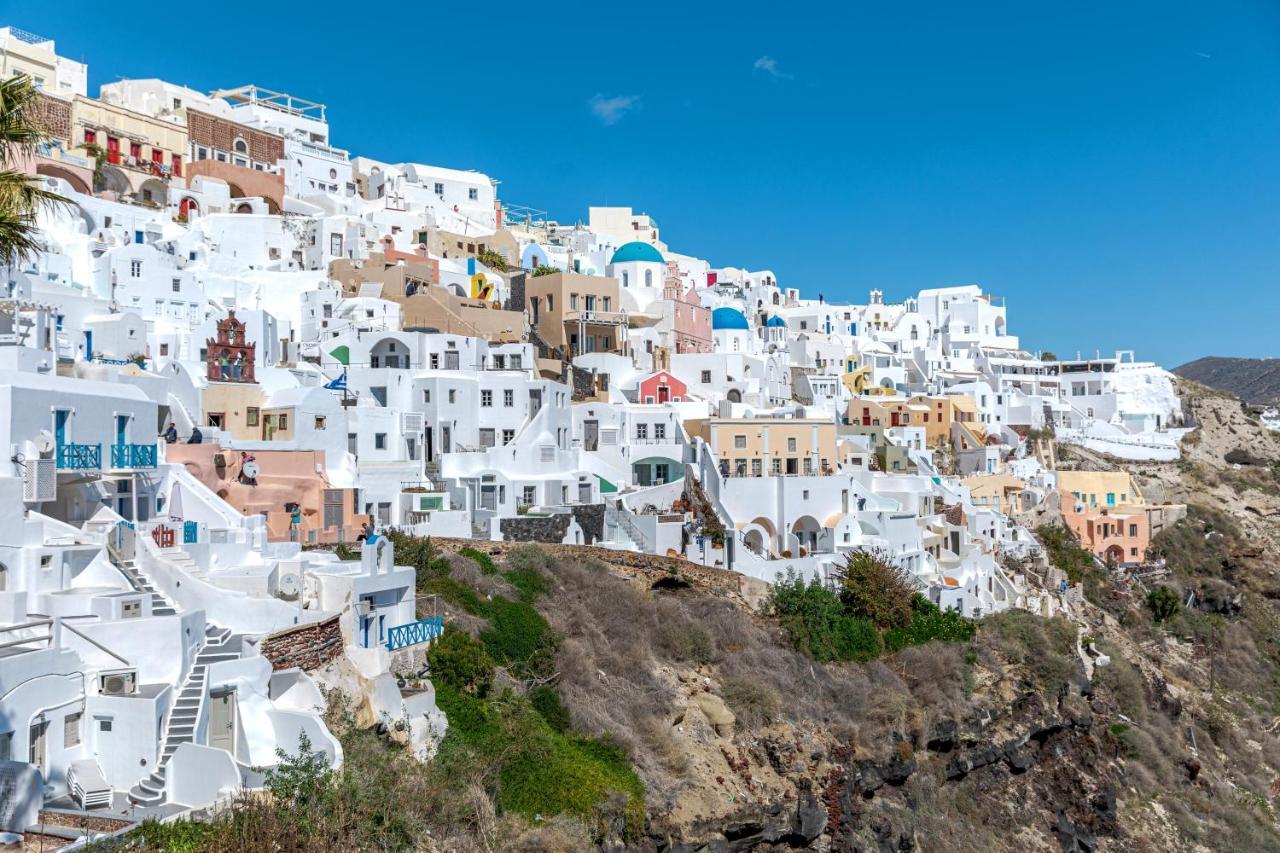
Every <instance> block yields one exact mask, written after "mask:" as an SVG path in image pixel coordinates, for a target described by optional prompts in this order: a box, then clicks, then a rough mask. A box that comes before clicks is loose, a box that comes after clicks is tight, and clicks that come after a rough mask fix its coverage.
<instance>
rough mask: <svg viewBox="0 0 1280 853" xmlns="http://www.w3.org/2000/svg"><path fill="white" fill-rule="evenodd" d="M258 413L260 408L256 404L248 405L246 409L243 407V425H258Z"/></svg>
mask: <svg viewBox="0 0 1280 853" xmlns="http://www.w3.org/2000/svg"><path fill="white" fill-rule="evenodd" d="M260 414H261V410H260V409H258V408H257V407H256V406H250V407H248V408H247V409H245V410H244V425H245V426H257V425H258V418H259V416H260Z"/></svg>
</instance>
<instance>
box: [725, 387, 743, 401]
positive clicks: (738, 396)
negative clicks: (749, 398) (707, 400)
mask: <svg viewBox="0 0 1280 853" xmlns="http://www.w3.org/2000/svg"><path fill="white" fill-rule="evenodd" d="M725 399H727V400H728V401H729V402H730V403H741V402H742V392H741V391H739V390H738V389H737V388H730V389H729V393H728V394H726V395H725Z"/></svg>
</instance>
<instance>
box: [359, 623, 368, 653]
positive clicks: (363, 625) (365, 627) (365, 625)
mask: <svg viewBox="0 0 1280 853" xmlns="http://www.w3.org/2000/svg"><path fill="white" fill-rule="evenodd" d="M360 630H361V632H362V633H363V634H364V642H363V643H361V645H363V646H364V647H365V648H366V649H367V648H369V617H368V616H362V617H361V618H360Z"/></svg>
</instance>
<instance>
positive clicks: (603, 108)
mask: <svg viewBox="0 0 1280 853" xmlns="http://www.w3.org/2000/svg"><path fill="white" fill-rule="evenodd" d="M587 106H589V107H590V108H591V113H592V115H594V116H595V117H596V118H598V119H600V122H601V123H602V124H606V125H613V124H617V123H618V122H620V121H622V117H623V116H625V115H626V114H627V113H629V112H631V111H632V110H634V109H638V108H639V107H640V96H639V95H614V96H613V97H609V98H606V97H605V96H604V95H603V94H601V93H600V92H596V93H595V95H593V96H592V97H591V100H589V101H587Z"/></svg>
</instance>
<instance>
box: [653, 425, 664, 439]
mask: <svg viewBox="0 0 1280 853" xmlns="http://www.w3.org/2000/svg"><path fill="white" fill-rule="evenodd" d="M653 437H654V438H657V439H666V437H667V425H666V424H654V425H653Z"/></svg>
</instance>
